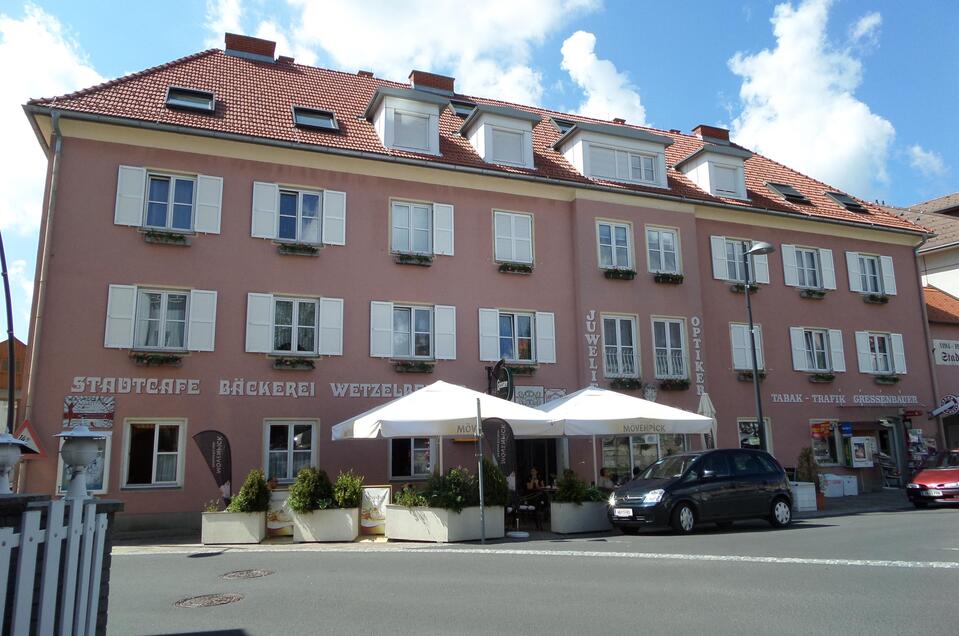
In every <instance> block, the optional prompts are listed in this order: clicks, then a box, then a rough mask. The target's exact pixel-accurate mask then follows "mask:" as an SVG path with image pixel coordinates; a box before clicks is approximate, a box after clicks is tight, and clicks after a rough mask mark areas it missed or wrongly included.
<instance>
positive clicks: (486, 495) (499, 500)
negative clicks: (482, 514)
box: [476, 458, 509, 506]
mask: <svg viewBox="0 0 959 636" xmlns="http://www.w3.org/2000/svg"><path fill="white" fill-rule="evenodd" d="M476 487H477V489H478V488H479V483H477V484H476ZM476 497H477V499H478V498H479V491H477V493H476ZM508 499H509V484H508V483H507V482H506V476H505V475H504V474H503V471H502V470H500V468H499V466H497V465H496V464H494V463H493V462H491V461H490V460H488V459H486V458H484V459H483V505H486V506H505V505H506V502H507V500H508Z"/></svg>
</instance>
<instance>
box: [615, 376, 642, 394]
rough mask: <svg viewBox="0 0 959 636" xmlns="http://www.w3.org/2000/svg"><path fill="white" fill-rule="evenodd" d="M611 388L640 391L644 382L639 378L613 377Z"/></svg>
mask: <svg viewBox="0 0 959 636" xmlns="http://www.w3.org/2000/svg"><path fill="white" fill-rule="evenodd" d="M609 388H611V389H619V390H620V391H639V390H640V389H642V388H643V382H642V381H641V380H640V379H639V378H613V379H612V380H611V381H610V383H609Z"/></svg>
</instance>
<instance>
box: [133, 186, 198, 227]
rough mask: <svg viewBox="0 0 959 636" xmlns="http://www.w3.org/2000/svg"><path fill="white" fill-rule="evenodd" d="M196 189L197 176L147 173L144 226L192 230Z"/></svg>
mask: <svg viewBox="0 0 959 636" xmlns="http://www.w3.org/2000/svg"><path fill="white" fill-rule="evenodd" d="M195 190H196V179H195V178H193V177H180V176H173V175H162V174H152V173H151V174H149V175H147V204H146V221H145V222H144V225H145V226H146V227H150V228H157V229H163V230H180V231H185V232H188V231H190V230H192V229H193V205H194V194H195Z"/></svg>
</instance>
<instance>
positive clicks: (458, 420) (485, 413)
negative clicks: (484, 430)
mask: <svg viewBox="0 0 959 636" xmlns="http://www.w3.org/2000/svg"><path fill="white" fill-rule="evenodd" d="M477 399H478V400H479V407H480V412H481V414H482V417H483V418H487V417H498V418H500V419H503V420H506V421H507V422H509V424H510V426H512V428H513V434H514V435H515V436H516V437H558V436H560V435H562V434H563V427H562V424H559V423H557V422H555V421H554V420H555V418H554V417H552V416H550V415H548V414H545V413H543V412H541V411H538V410H536V409H533V408H530V407H528V406H523V405H522V404H517V403H515V402H508V401H506V400H503V399H500V398H498V397H494V396H492V395H486V394H485V393H480V392H478V391H473V390H472V389H467V388H466V387H462V386H457V385H455V384H449V383H447V382H443V381H437V382H434V383H433V384H430V385H429V386H425V387H423V388H422V389H419V390H418V391H414V392H413V393H410V394H409V395H404V396H403V397H400V398H397V399H395V400H393V401H392V402H387V403H386V404H383V405H381V406H378V407H376V408H374V409H370V410H369V411H366V412H365V413H361V414H360V415H357V416H356V417H353V418H351V419H348V420H346V421H345V422H340V423H339V424H337V425H336V426H334V427H333V439H334V440H341V439H371V438H375V437H463V436H466V435H475V434H476V414H477V413H476V411H477V409H476V400H477Z"/></svg>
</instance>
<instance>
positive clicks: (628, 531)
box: [619, 526, 639, 534]
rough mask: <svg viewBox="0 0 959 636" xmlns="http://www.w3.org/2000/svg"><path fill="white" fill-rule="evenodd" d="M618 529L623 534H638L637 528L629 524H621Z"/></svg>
mask: <svg viewBox="0 0 959 636" xmlns="http://www.w3.org/2000/svg"><path fill="white" fill-rule="evenodd" d="M619 531H620V532H622V533H623V534H639V528H633V527H631V526H621V527H620V528H619Z"/></svg>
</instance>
